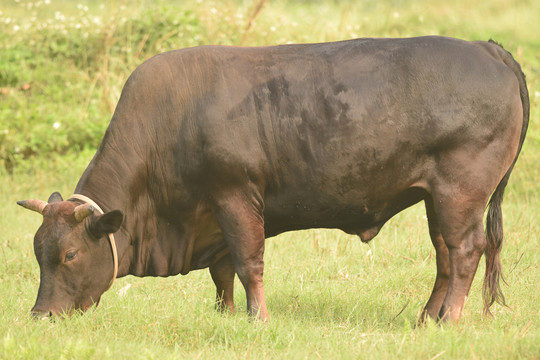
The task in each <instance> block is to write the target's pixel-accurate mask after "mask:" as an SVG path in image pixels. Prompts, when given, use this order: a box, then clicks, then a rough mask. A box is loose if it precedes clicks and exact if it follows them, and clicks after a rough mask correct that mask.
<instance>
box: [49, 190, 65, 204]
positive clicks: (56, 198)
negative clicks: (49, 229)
mask: <svg viewBox="0 0 540 360" xmlns="http://www.w3.org/2000/svg"><path fill="white" fill-rule="evenodd" d="M63 200H64V199H62V195H60V193H59V192H58V191H55V192H53V193H52V194H51V196H49V200H47V202H48V203H49V204H50V203H55V202H59V201H63Z"/></svg>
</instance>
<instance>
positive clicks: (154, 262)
mask: <svg viewBox="0 0 540 360" xmlns="http://www.w3.org/2000/svg"><path fill="white" fill-rule="evenodd" d="M528 117H529V98H528V92H527V87H526V82H525V77H524V75H523V73H522V71H521V68H520V66H519V64H518V63H517V62H516V61H515V60H514V59H513V58H512V56H511V55H510V54H509V53H508V52H506V51H505V50H504V49H503V48H502V47H500V46H499V45H497V44H496V43H494V42H491V41H490V42H467V41H462V40H457V39H451V38H444V37H420V38H411V39H358V40H350V41H341V42H333V43H324V44H302V45H283V46H271V47H258V48H238V47H222V46H203V47H195V48H189V49H183V50H177V51H171V52H167V53H164V54H161V55H158V56H155V57H153V58H151V59H150V60H148V61H146V62H145V63H144V64H142V65H141V66H139V67H138V68H137V69H136V70H135V71H134V72H133V74H132V75H131V76H130V78H129V79H128V81H127V83H126V85H125V87H124V89H123V92H122V95H121V97H120V100H119V102H118V106H117V107H116V110H115V113H114V115H113V117H112V120H111V123H110V125H109V127H108V129H107V131H106V133H105V136H104V138H103V140H102V142H101V145H100V146H99V149H98V150H97V152H96V154H95V156H94V158H93V159H92V161H91V162H90V164H89V166H88V168H87V169H86V171H85V172H84V174H83V175H82V177H81V179H80V180H79V182H78V184H77V187H76V189H75V194H76V195H74V196H72V197H69V198H67V199H66V200H63V199H62V197H61V196H60V194H58V193H54V194H53V195H52V196H51V197H50V198H49V200H48V202H44V201H40V200H26V201H21V202H19V204H20V205H22V206H24V207H26V208H29V209H31V210H35V211H38V212H39V213H41V214H42V215H43V224H42V225H41V227H40V228H39V230H38V231H37V233H36V236H35V239H34V249H35V254H36V257H37V261H38V263H39V266H40V273H41V276H40V285H39V291H38V296H37V300H36V303H35V306H34V307H33V309H32V313H33V314H34V315H35V316H39V317H42V316H49V315H51V314H59V313H63V312H66V313H69V312H71V311H73V310H75V309H81V310H85V309H87V308H89V307H90V306H91V305H92V304H94V303H97V302H99V300H100V297H101V295H102V294H103V292H104V291H106V290H107V289H108V287H109V286H110V284H111V282H112V280H114V278H116V277H122V276H125V275H128V274H132V275H135V276H171V275H177V274H179V273H180V274H187V273H188V272H190V271H191V270H196V269H202V268H207V267H209V268H210V274H211V276H212V279H213V280H214V282H215V285H216V288H217V304H218V305H217V306H218V308H219V309H230V310H234V303H233V280H234V276H235V274H237V275H238V277H239V278H240V280H241V282H242V285H243V286H244V288H245V291H246V296H247V307H248V312H249V313H250V314H253V315H256V316H258V317H259V318H260V319H261V320H263V321H266V320H267V319H268V312H267V309H266V303H265V298H264V292H263V253H264V244H265V238H266V237H270V236H275V235H277V234H279V233H282V232H285V231H291V230H297V229H307V228H336V229H341V230H343V231H345V232H347V233H350V234H357V235H359V237H360V238H361V239H362V241H364V242H367V241H370V240H371V239H372V238H373V237H374V236H375V235H376V234H377V233H378V232H379V230H380V229H381V227H382V226H383V225H384V224H385V223H386V222H387V221H388V220H389V219H390V218H391V217H392V216H394V215H395V214H397V213H398V212H400V211H401V210H403V209H405V208H407V207H409V206H411V205H413V204H415V203H418V202H420V201H424V203H425V207H426V211H427V219H428V225H429V233H430V236H431V241H432V242H433V245H434V247H435V250H436V262H437V277H436V280H435V285H434V287H433V292H432V294H431V297H430V298H429V301H428V302H427V305H426V307H425V309H424V312H423V315H422V316H423V319H424V318H425V317H427V316H430V317H432V318H436V319H437V318H443V319H450V320H454V321H456V320H458V319H459V318H460V316H461V312H462V308H463V304H464V301H465V298H466V297H467V295H468V292H469V288H470V286H471V282H472V280H473V277H474V275H475V272H476V269H477V266H478V263H479V260H480V258H481V256H482V254H485V257H486V264H487V266H486V274H485V280H484V302H485V310H486V311H488V309H489V307H490V305H491V304H492V303H493V302H494V301H499V302H502V303H504V297H503V295H502V293H501V291H500V288H499V278H500V276H501V269H500V267H501V265H500V260H499V253H500V250H501V245H502V240H503V233H502V218H501V202H502V198H503V192H504V189H505V187H506V184H507V182H508V178H509V176H510V173H511V171H512V168H513V167H514V164H515V162H516V160H517V157H518V154H519V152H520V149H521V147H522V144H523V141H524V138H525V133H526V130H527V124H528ZM488 204H489V209H488V212H487V224H486V232H485V233H484V226H483V215H484V209H485V208H486V205H488ZM113 234H114V235H113Z"/></svg>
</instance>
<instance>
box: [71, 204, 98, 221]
mask: <svg viewBox="0 0 540 360" xmlns="http://www.w3.org/2000/svg"><path fill="white" fill-rule="evenodd" d="M93 213H94V207H93V206H92V205H90V204H82V205H79V206H77V207H76V208H75V210H74V212H73V215H74V216H75V220H77V222H81V221H83V220H84V219H85V218H86V217H88V216H90V215H92V214H93Z"/></svg>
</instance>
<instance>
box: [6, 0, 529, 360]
mask: <svg viewBox="0 0 540 360" xmlns="http://www.w3.org/2000/svg"><path fill="white" fill-rule="evenodd" d="M538 16H540V2H538V1H532V0H520V1H517V0H489V1H488V0H480V1H477V2H471V1H466V0H456V1H454V2H451V3H450V2H448V1H444V0H434V1H425V0H382V1H371V0H363V1H352V0H351V1H347V0H346V1H337V0H336V1H324V0H314V1H301V0H297V1H285V0H276V1H259V0H254V1H248V0H246V1H240V0H225V1H205V0H197V1H165V0H157V1H149V0H92V1H86V2H83V1H81V2H80V3H77V2H74V1H68V0H2V1H1V2H0V179H1V180H0V183H1V186H0V203H1V204H2V205H1V206H0V234H1V235H0V304H1V308H2V311H1V312H0V358H3V359H72V358H76V359H116V358H130V359H154V358H159V359H178V358H189V359H212V358H219V359H228V358H252V359H259V358H262V359H266V358H269V359H304V358H306V359H317V358H321V359H327V358H344V359H388V358H402V359H409V358H411V359H412V358H414V359H417V358H419V359H463V358H473V359H476V358H478V359H483V358H490V359H538V358H540V301H539V300H540V265H539V264H540V256H539V253H540V251H539V250H540V236H539V235H538V234H539V233H540V222H539V214H540V182H539V181H538V180H539V179H540V112H539V111H538V105H540V40H539V37H538V34H540V23H539V22H538ZM433 34H438V35H446V36H452V37H458V38H463V39H467V40H488V39H489V38H493V39H494V40H496V41H498V42H499V43H501V44H502V45H503V46H504V47H505V48H506V49H507V50H509V51H510V52H511V53H512V54H513V55H514V57H515V58H516V59H517V60H518V61H519V62H520V63H521V65H522V67H523V70H524V72H525V74H526V76H527V81H528V87H529V94H530V102H531V117H530V125H529V131H528V134H527V139H526V141H525V145H524V148H523V151H522V153H521V156H520V159H519V161H518V163H517V165H516V167H515V169H514V172H513V174H512V176H511V178H510V182H509V186H508V187H507V189H506V194H505V200H504V203H503V213H504V229H505V240H504V245H503V250H502V254H501V262H502V264H503V273H504V275H505V279H506V285H503V286H502V289H503V292H504V294H505V296H506V300H507V304H508V306H507V307H503V306H500V305H498V304H495V305H494V306H493V307H492V309H491V310H492V312H493V315H494V316H493V317H492V318H486V317H483V316H482V315H481V312H482V307H483V302H482V297H481V287H482V281H483V275H484V263H483V259H482V261H481V265H480V267H479V269H478V271H477V275H476V278H475V281H474V283H473V286H472V288H471V291H470V296H469V298H468V300H467V303H466V307H465V310H464V314H463V319H462V320H461V322H460V323H459V324H442V325H440V326H437V325H436V324H434V323H433V322H429V323H428V324H427V325H426V326H425V327H416V326H415V324H416V320H417V317H418V316H419V314H420V311H421V310H422V308H423V306H424V305H425V303H426V301H427V299H428V297H429V294H430V292H431V289H432V286H433V282H434V280H435V251H434V249H433V247H432V245H431V242H430V240H429V234H428V229H427V222H426V217H425V211H424V207H423V204H418V205H416V206H414V207H412V208H410V209H408V210H406V211H404V212H403V213H401V214H399V215H398V216H396V217H395V218H393V219H392V220H391V221H390V222H389V223H388V224H386V226H385V227H384V228H383V229H382V231H381V232H380V233H379V235H378V236H377V237H376V238H375V239H373V240H372V241H371V242H370V243H369V244H363V243H361V241H360V240H359V239H358V238H357V237H356V236H349V235H346V234H344V233H342V232H340V231H333V230H318V229H316V230H309V231H301V232H293V233H286V234H282V235H280V236H277V237H275V238H271V239H268V240H267V246H266V252H265V290H266V300H267V305H268V310H269V312H270V323H269V324H260V323H258V322H253V321H250V319H249V318H248V316H247V315H246V313H245V311H244V309H245V307H246V300H245V295H244V290H243V288H242V286H241V284H240V283H239V281H238V280H237V282H236V285H235V301H236V307H237V309H238V312H237V313H236V314H220V313H217V312H216V311H214V296H215V295H214V291H215V288H214V284H213V282H212V280H211V278H210V274H209V272H208V270H200V271H195V272H192V273H190V274H188V275H187V276H180V275H179V276H176V277H170V278H136V277H132V276H127V277H124V278H121V279H118V280H117V281H116V282H115V283H114V285H113V286H112V288H111V289H110V290H108V291H107V292H106V293H105V294H104V295H103V297H102V299H101V304H100V305H99V307H97V308H96V309H91V310H89V311H88V312H86V313H85V314H76V315H75V316H73V317H71V318H69V319H56V320H55V321H33V320H32V319H30V309H31V307H32V306H33V304H34V301H35V298H36V295H37V289H38V285H39V268H38V264H37V262H36V260H35V257H34V254H33V246H32V238H33V235H34V233H35V231H36V229H37V228H38V226H39V224H40V222H41V218H40V216H39V215H37V214H34V213H31V212H28V211H26V210H24V209H22V208H20V207H18V206H17V205H16V201H17V200H22V199H28V198H41V199H43V200H46V199H47V198H48V196H49V195H50V194H51V193H52V192H53V191H60V192H61V193H62V194H63V195H64V196H69V195H70V194H71V193H72V192H73V189H74V188H75V185H76V183H77V181H78V179H79V177H80V175H81V174H82V172H83V170H84V169H85V168H86V166H87V164H88V162H89V161H90V160H91V158H92V156H93V154H94V152H95V150H96V148H97V146H98V144H99V141H100V140H101V137H102V136H103V133H104V131H105V129H106V127H107V124H108V122H109V120H110V117H111V115H112V111H113V110H114V106H115V105H116V102H117V100H118V97H119V95H120V91H121V89H122V86H123V83H124V82H125V80H126V78H127V76H129V74H130V73H131V72H132V71H133V70H134V69H135V67H136V66H137V65H138V64H140V63H141V62H142V61H144V60H145V59H147V58H149V57H150V56H152V55H155V54H157V53H159V52H163V51H167V50H171V49H175V48H182V47H188V46H195V45H202V44H226V45H245V46H255V45H271V44H283V43H288V42H292V43H296V42H320V41H333V40H342V39H349V38H354V37H386V36H389V37H408V36H419V35H433Z"/></svg>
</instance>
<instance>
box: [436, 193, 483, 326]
mask: <svg viewBox="0 0 540 360" xmlns="http://www.w3.org/2000/svg"><path fill="white" fill-rule="evenodd" d="M433 199H434V201H433V204H434V205H435V206H434V210H435V211H434V213H435V214H436V216H437V220H438V224H439V228H440V231H441V234H442V238H443V239H444V243H445V244H446V247H447V249H448V256H449V270H450V272H449V279H448V289H447V291H446V296H445V297H444V300H443V301H442V305H441V306H440V310H439V314H438V317H439V319H444V320H452V321H458V320H459V318H460V316H461V312H462V310H463V306H464V303H465V300H466V298H467V296H468V294H469V289H470V287H471V284H472V281H473V279H474V275H475V273H476V269H477V267H478V263H479V261H480V258H481V256H482V254H483V252H484V249H485V247H486V239H485V235H484V229H483V213H484V207H485V204H486V199H484V197H483V196H480V198H476V199H475V198H472V197H469V196H467V195H463V194H460V193H459V191H457V190H454V191H450V193H446V194H441V193H439V194H437V195H434V196H433ZM438 241H439V240H436V242H438ZM441 255H442V254H441ZM443 258H444V256H441V260H443ZM442 267H443V268H444V266H442ZM443 272H444V270H443ZM438 275H439V274H438ZM442 276H443V274H441V282H440V284H441V285H444V283H445V281H444V279H442ZM442 292H443V289H442V288H441V289H440V290H439V291H437V290H436V289H435V298H434V300H433V302H431V304H430V302H428V306H429V305H431V308H429V309H428V312H429V311H435V309H436V307H437V306H438V302H439V301H440V299H439V296H441V295H442ZM430 301H431V299H430Z"/></svg>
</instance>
